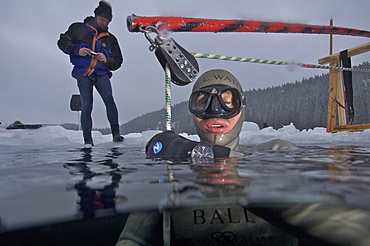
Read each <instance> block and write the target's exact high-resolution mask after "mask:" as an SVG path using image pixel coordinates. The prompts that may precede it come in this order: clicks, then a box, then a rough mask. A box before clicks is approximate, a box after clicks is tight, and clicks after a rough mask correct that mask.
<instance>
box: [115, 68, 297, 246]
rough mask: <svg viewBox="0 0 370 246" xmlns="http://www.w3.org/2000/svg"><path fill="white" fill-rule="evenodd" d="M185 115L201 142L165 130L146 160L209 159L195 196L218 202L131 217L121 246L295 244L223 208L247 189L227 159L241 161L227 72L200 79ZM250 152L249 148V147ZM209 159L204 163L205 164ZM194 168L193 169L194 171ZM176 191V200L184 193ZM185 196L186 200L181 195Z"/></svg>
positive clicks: (241, 212) (237, 113) (239, 96)
mask: <svg viewBox="0 0 370 246" xmlns="http://www.w3.org/2000/svg"><path fill="white" fill-rule="evenodd" d="M189 110H190V111H191V112H192V114H193V117H194V122H195V126H196V129H197V133H198V135H199V137H200V140H201V142H196V141H191V140H188V139H186V138H184V137H182V136H179V135H177V134H175V133H174V132H173V131H165V132H162V133H159V134H157V135H155V136H154V137H153V138H152V139H151V140H149V142H148V144H147V145H146V154H147V157H148V158H156V159H166V160H177V159H184V158H189V157H191V158H193V159H197V158H207V159H208V158H211V160H214V162H211V163H210V164H209V165H205V166H203V167H202V166H195V168H194V169H193V170H194V173H195V174H196V175H197V178H196V180H199V181H200V182H197V181H196V183H198V184H200V185H201V186H200V187H199V188H198V190H197V191H196V192H198V193H199V195H200V196H202V197H205V198H207V199H216V200H217V198H218V199H221V202H220V200H218V201H219V202H216V203H214V204H213V203H208V206H204V205H200V203H199V205H197V206H196V207H190V208H181V209H174V210H171V211H167V210H164V211H162V212H159V211H150V212H134V213H131V214H130V216H129V218H128V220H127V222H126V225H125V227H124V229H123V231H122V233H121V235H120V237H119V240H118V242H117V244H116V246H120V245H126V246H127V245H166V244H169V242H170V243H172V244H173V245H297V244H298V240H297V239H296V238H295V237H293V236H291V235H288V234H286V233H284V232H283V231H281V230H280V229H278V228H276V227H274V226H272V225H271V224H270V223H268V222H266V221H265V220H263V219H262V218H260V217H258V216H256V215H255V214H253V213H251V212H250V211H248V210H247V209H245V208H243V207H242V206H239V205H237V204H238V203H237V202H235V201H234V202H232V203H228V202H229V201H230V200H229V199H233V198H235V197H237V198H238V195H240V194H241V192H242V191H243V190H244V188H245V187H246V186H248V181H247V180H243V178H241V177H239V175H238V174H237V170H236V166H237V165H238V164H237V163H235V162H232V159H230V158H224V157H238V156H239V157H240V156H244V155H245V154H244V152H246V150H247V149H248V147H246V146H242V145H239V134H240V131H241V129H242V125H243V121H244V116H245V113H244V103H243V90H242V87H241V85H240V83H239V81H238V80H237V79H236V78H235V76H234V75H233V74H231V73H230V72H228V71H225V70H221V69H215V70H210V71H208V72H205V73H204V74H203V75H201V76H200V77H199V78H198V79H197V81H196V83H195V84H194V86H193V90H192V93H191V95H190V99H189ZM291 148H296V146H295V145H294V144H291V143H289V142H286V141H284V140H272V141H270V142H267V143H264V144H262V145H257V146H254V147H253V149H255V150H257V151H260V150H286V149H291ZM249 149H250V148H249ZM208 160H209V159H208ZM197 167H198V168H197ZM185 193H186V192H184V193H182V192H181V191H180V192H176V194H177V195H179V194H180V195H181V194H184V195H186V194H185ZM186 197H187V195H186Z"/></svg>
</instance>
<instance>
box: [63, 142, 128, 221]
mask: <svg viewBox="0 0 370 246" xmlns="http://www.w3.org/2000/svg"><path fill="white" fill-rule="evenodd" d="M81 154H82V156H81V158H80V159H76V160H73V161H70V162H66V163H65V164H64V167H65V168H67V169H68V170H69V173H70V174H71V175H74V176H77V177H80V178H81V180H79V181H78V182H76V183H75V184H74V186H73V187H74V189H76V191H77V193H78V196H79V198H80V201H79V202H78V204H79V206H80V211H81V212H82V213H83V216H84V218H89V217H94V216H95V212H96V211H99V210H103V209H104V210H105V213H106V214H107V213H114V211H115V199H116V191H115V190H116V188H117V187H118V186H119V182H120V180H121V177H122V173H121V172H120V171H119V168H118V167H119V165H118V164H117V163H116V162H114V159H116V158H118V157H119V156H120V155H123V152H120V151H119V150H118V149H117V148H112V149H111V152H109V153H108V154H107V155H106V159H103V160H99V161H96V164H98V165H101V166H102V168H100V169H99V170H94V168H93V167H92V166H91V164H92V163H93V159H92V149H90V148H83V149H81ZM99 176H105V180H104V181H107V179H109V182H108V183H107V182H103V184H101V183H100V184H98V185H97V186H96V187H93V186H92V187H91V186H89V185H88V182H89V181H92V180H93V179H94V178H98V177H99Z"/></svg>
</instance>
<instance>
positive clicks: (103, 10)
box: [94, 1, 113, 21]
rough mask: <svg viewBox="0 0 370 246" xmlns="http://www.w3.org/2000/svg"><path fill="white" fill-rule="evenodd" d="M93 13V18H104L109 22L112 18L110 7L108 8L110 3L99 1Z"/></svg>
mask: <svg viewBox="0 0 370 246" xmlns="http://www.w3.org/2000/svg"><path fill="white" fill-rule="evenodd" d="M94 13H95V16H101V17H104V18H106V19H108V20H109V21H111V20H112V17H113V15H112V7H111V6H110V3H108V2H106V1H100V2H99V6H98V7H96V9H95V10H94Z"/></svg>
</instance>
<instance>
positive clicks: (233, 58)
mask: <svg viewBox="0 0 370 246" xmlns="http://www.w3.org/2000/svg"><path fill="white" fill-rule="evenodd" d="M190 54H192V55H193V56H194V57H196V58H207V59H217V60H227V61H239V62H252V63H262V64H272V65H295V66H299V67H305V68H321V69H334V70H340V71H356V72H370V69H361V68H347V67H333V66H323V65H314V64H305V63H296V62H285V61H273V60H264V59H256V58H244V57H236V56H224V55H215V54H206V53H196V52H190Z"/></svg>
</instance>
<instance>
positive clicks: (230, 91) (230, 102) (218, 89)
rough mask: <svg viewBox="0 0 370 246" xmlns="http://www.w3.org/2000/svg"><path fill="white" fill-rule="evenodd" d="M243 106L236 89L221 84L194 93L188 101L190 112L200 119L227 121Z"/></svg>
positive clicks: (241, 98)
mask: <svg viewBox="0 0 370 246" xmlns="http://www.w3.org/2000/svg"><path fill="white" fill-rule="evenodd" d="M244 105H245V103H244V102H243V96H242V94H241V93H240V91H239V90H238V89H236V88H233V87H230V86H227V85H221V84H215V85H210V86H206V87H203V88H201V89H200V90H197V91H194V92H193V93H192V94H191V95H190V99H189V110H190V112H191V113H193V114H194V115H195V116H197V117H198V118H201V119H209V118H224V119H229V118H232V117H234V116H236V115H237V114H239V112H240V110H241V109H242V108H243V106H244Z"/></svg>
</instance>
